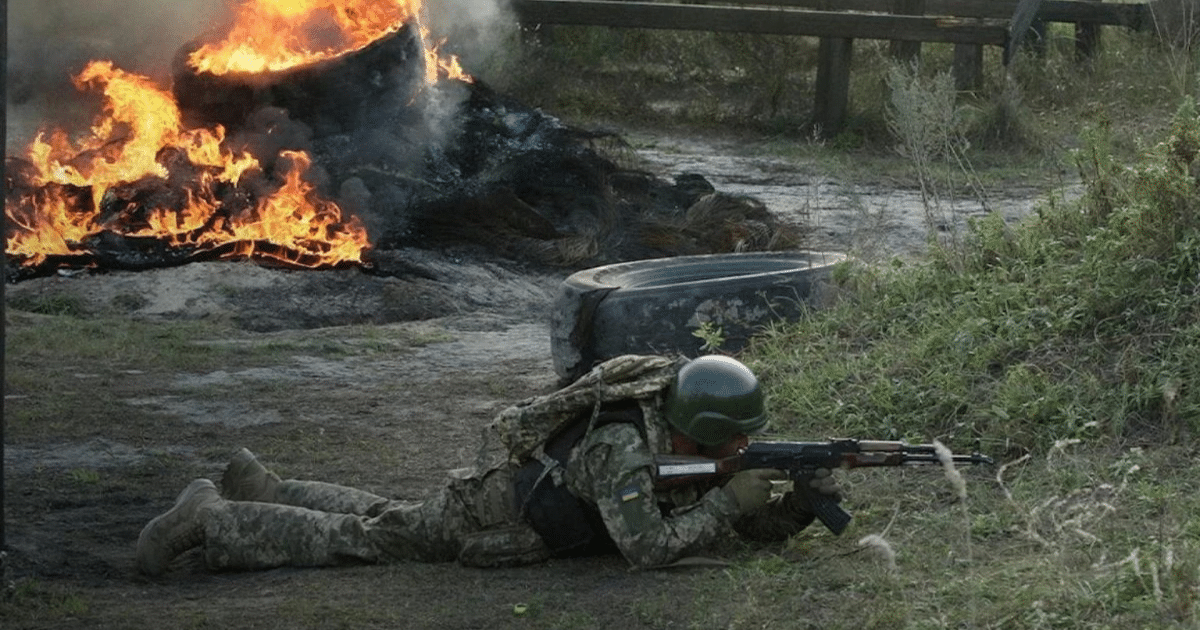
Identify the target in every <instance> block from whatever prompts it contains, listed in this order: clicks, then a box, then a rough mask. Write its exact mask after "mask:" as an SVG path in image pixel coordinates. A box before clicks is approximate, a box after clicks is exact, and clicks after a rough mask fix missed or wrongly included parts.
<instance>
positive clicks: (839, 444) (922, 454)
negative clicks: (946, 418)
mask: <svg viewBox="0 0 1200 630" xmlns="http://www.w3.org/2000/svg"><path fill="white" fill-rule="evenodd" d="M950 459H951V461H953V462H954V463H956V464H960V463H964V464H989V465H991V464H993V463H994V462H992V460H991V458H989V457H986V456H985V455H983V454H981V453H979V452H978V451H976V452H973V453H971V454H970V455H953V454H951V455H950ZM940 463H942V460H941V459H940V458H939V457H938V454H937V451H936V450H935V447H934V445H933V444H908V443H907V442H896V441H886V440H850V439H837V440H829V441H826V442H751V443H750V445H749V446H747V447H746V448H745V449H743V450H742V451H741V452H740V453H738V454H737V455H733V456H731V457H726V458H724V459H709V458H706V457H699V456H695V455H658V456H656V457H655V458H654V477H655V485H658V486H667V487H669V486H671V485H676V484H679V483H685V482H689V481H695V480H696V479H699V478H711V477H712V476H714V475H728V474H732V473H735V472H737V471H739V470H750V469H754V468H774V469H777V470H782V471H785V472H786V473H787V474H788V477H789V478H790V479H792V480H797V479H802V478H807V477H809V476H810V475H812V474H813V472H814V471H816V470H817V469H818V468H828V469H830V470H832V469H834V468H867V467H877V466H916V465H923V464H940ZM809 502H810V505H811V507H812V509H813V512H814V513H815V514H816V515H817V518H819V519H821V522H822V523H824V524H825V526H826V527H828V528H829V531H831V532H833V533H834V534H841V533H842V531H843V530H845V529H846V526H847V525H849V524H850V514H849V513H848V512H846V511H845V510H843V509H842V507H841V506H839V505H838V504H837V501H835V500H834V499H833V498H832V497H827V496H812V497H810V499H809Z"/></svg>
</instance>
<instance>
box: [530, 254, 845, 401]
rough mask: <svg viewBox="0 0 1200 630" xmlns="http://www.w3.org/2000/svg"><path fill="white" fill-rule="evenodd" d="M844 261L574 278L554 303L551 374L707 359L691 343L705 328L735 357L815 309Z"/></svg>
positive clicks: (788, 260) (645, 266) (700, 266)
mask: <svg viewBox="0 0 1200 630" xmlns="http://www.w3.org/2000/svg"><path fill="white" fill-rule="evenodd" d="M843 259H844V257H843V256H841V255H839V254H830V253H822V252H767V253H746V254H714V255H702V256H680V257H677V258H659V259H653V260H640V261H635V262H628V263H618V264H613V265H606V266H603V267H595V268H592V269H586V270H584V271H580V272H577V273H575V274H573V275H571V276H570V277H568V278H567V279H566V280H565V281H563V283H562V285H561V286H560V287H559V293H558V296H557V298H556V299H555V302H554V308H553V314H552V320H551V332H550V335H551V337H550V347H551V353H552V355H553V359H554V370H555V372H556V373H557V374H558V375H559V377H560V378H562V379H563V380H566V381H569V380H574V379H576V378H578V377H579V376H582V375H583V374H584V373H585V372H587V370H588V369H589V368H591V366H592V365H593V364H595V363H596V362H597V361H602V360H604V359H607V358H611V357H614V356H618V355H621V354H627V353H638V354H645V353H665V354H683V355H685V356H692V357H694V356H697V355H699V354H702V353H703V352H706V351H707V350H706V349H705V347H704V346H705V341H704V340H702V339H701V338H700V337H698V336H697V335H696V334H695V333H696V332H697V331H698V330H699V329H700V328H701V326H703V325H705V324H709V325H711V326H714V327H716V328H715V329H719V330H720V334H719V336H720V337H721V338H722V339H723V342H722V343H721V345H720V348H719V350H720V351H722V352H736V351H737V350H740V349H742V348H744V347H745V346H746V344H747V343H748V342H749V339H750V337H751V336H752V335H753V334H755V333H756V332H758V331H760V330H762V328H763V327H764V326H765V325H767V324H768V323H770V322H772V321H779V320H795V319H797V318H799V317H801V316H803V315H804V313H805V312H807V311H808V310H810V309H811V308H814V307H815V306H819V305H820V302H821V297H822V294H823V293H824V291H823V290H822V289H823V287H825V286H827V285H828V282H829V277H830V273H831V271H832V267H833V265H834V263H836V262H839V261H841V260H843ZM715 329H714V330H715Z"/></svg>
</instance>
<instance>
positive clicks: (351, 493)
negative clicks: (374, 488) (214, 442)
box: [221, 448, 389, 516]
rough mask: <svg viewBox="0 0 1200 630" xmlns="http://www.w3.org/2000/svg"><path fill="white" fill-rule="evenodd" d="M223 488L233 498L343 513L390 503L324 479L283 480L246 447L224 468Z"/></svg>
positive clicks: (371, 511) (379, 508)
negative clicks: (322, 480)
mask: <svg viewBox="0 0 1200 630" xmlns="http://www.w3.org/2000/svg"><path fill="white" fill-rule="evenodd" d="M221 490H222V494H223V495H224V496H225V498H226V499H229V500H231V501H258V502H261V503H280V504H283V505H294V506H297V507H305V508H309V509H312V510H320V511H322V512H337V513H341V514H360V515H367V516H376V515H378V514H379V513H380V512H382V511H383V509H384V508H385V507H386V506H387V504H388V503H389V500H388V499H387V498H385V497H381V496H378V495H376V494H372V493H370V492H367V491H365V490H358V489H356V488H348V487H346V486H339V485H335V484H331V483H325V482H321V481H300V480H297V479H287V480H281V479H280V478H279V476H278V475H276V474H275V473H273V472H271V471H269V470H267V468H266V467H265V466H263V465H262V464H261V463H259V461H258V459H257V458H255V457H254V454H253V453H251V452H250V451H249V450H247V449H244V448H243V449H241V450H240V451H238V452H237V453H236V454H234V456H233V458H232V459H231V460H230V462H229V465H228V466H227V467H226V468H225V474H224V475H222V476H221Z"/></svg>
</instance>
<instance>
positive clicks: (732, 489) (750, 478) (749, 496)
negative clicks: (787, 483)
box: [725, 468, 787, 514]
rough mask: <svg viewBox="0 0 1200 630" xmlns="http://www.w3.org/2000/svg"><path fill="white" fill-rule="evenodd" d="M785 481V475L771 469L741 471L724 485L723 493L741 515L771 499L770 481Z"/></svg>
mask: <svg viewBox="0 0 1200 630" xmlns="http://www.w3.org/2000/svg"><path fill="white" fill-rule="evenodd" d="M783 479H787V473H785V472H783V471H782V470H774V469H771V468H756V469H751V470H743V471H741V472H738V473H736V474H734V475H733V477H731V478H730V479H729V481H728V482H726V483H725V492H728V493H729V495H730V496H732V497H733V498H734V500H736V501H737V504H738V509H739V510H741V512H742V513H743V514H745V513H746V512H750V511H751V510H755V509H758V508H760V507H762V506H764V505H766V504H767V501H768V500H769V499H770V498H771V481H772V480H777V481H781V480H783Z"/></svg>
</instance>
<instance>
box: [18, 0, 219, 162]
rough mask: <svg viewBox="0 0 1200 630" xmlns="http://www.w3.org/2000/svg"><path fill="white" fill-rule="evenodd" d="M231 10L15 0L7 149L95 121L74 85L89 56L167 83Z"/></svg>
mask: <svg viewBox="0 0 1200 630" xmlns="http://www.w3.org/2000/svg"><path fill="white" fill-rule="evenodd" d="M225 14H226V6H225V3H224V2H222V1H221V0H170V1H169V2H164V1H163V0H88V1H87V2H81V1H80V0H9V1H8V27H9V30H8V32H9V35H8V46H9V48H8V148H9V150H8V153H9V154H14V153H15V152H20V151H21V150H22V149H23V148H24V147H25V146H26V145H28V143H29V141H30V140H32V138H33V136H34V135H35V134H36V133H37V131H38V129H39V128H40V127H43V126H47V125H53V126H55V127H67V128H78V127H79V126H80V125H86V124H87V123H88V122H90V119H91V117H92V116H93V115H94V113H95V111H94V109H92V107H94V105H93V104H91V103H86V102H85V103H81V102H80V99H79V98H78V97H77V96H75V94H76V89H75V86H74V85H73V84H72V83H71V77H72V76H74V75H75V74H78V73H79V71H80V70H82V69H83V67H84V66H85V65H86V64H87V63H88V62H89V61H91V60H94V59H106V60H111V61H113V63H115V64H116V65H117V66H118V67H120V68H122V69H123V70H127V71H130V72H136V73H138V74H143V75H147V76H150V77H152V78H154V79H155V80H157V81H160V82H161V83H162V85H164V86H166V85H168V81H169V78H170V67H171V59H172V57H174V55H175V52H176V51H177V50H178V49H179V47H180V46H181V45H182V44H184V43H185V42H187V41H189V40H192V39H194V38H196V37H198V36H200V35H202V34H203V33H204V32H205V31H206V30H209V29H212V28H214V27H216V26H217V25H218V24H220V23H221V21H222V20H223V19H224V17H225ZM14 149H15V151H14Z"/></svg>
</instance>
